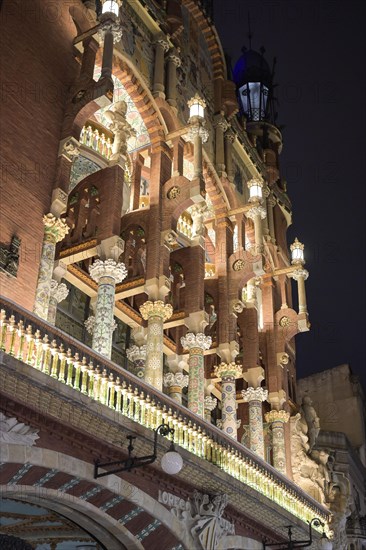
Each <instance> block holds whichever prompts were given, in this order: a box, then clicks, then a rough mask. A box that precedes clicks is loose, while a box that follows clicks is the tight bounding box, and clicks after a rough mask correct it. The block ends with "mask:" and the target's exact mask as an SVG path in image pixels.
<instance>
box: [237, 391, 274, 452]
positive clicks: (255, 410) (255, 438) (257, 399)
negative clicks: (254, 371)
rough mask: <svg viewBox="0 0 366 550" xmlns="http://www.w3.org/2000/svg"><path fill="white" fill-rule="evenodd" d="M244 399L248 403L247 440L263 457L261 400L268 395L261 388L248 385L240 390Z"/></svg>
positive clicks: (254, 450) (253, 449)
mask: <svg viewBox="0 0 366 550" xmlns="http://www.w3.org/2000/svg"><path fill="white" fill-rule="evenodd" d="M241 394H242V396H243V399H244V401H246V402H248V403H249V442H250V448H251V450H252V451H253V452H254V453H257V455H259V456H260V457H261V458H263V459H264V438H263V415H262V402H263V401H265V400H266V399H267V397H268V391H267V390H264V389H263V388H253V387H249V388H248V389H247V390H243V391H242V392H241Z"/></svg>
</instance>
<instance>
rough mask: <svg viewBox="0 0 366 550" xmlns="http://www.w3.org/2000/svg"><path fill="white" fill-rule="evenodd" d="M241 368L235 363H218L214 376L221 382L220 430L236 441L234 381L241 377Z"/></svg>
mask: <svg viewBox="0 0 366 550" xmlns="http://www.w3.org/2000/svg"><path fill="white" fill-rule="evenodd" d="M242 372H243V370H242V367H241V366H240V365H237V364H236V363H234V362H232V363H220V365H218V366H217V367H215V375H216V376H218V377H220V378H221V380H222V382H221V406H222V416H221V419H222V430H223V431H224V432H225V433H226V434H227V435H229V436H230V437H232V438H233V439H237V435H238V431H237V417H236V385H235V380H236V378H239V377H240V376H241V375H242Z"/></svg>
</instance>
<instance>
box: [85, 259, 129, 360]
mask: <svg viewBox="0 0 366 550" xmlns="http://www.w3.org/2000/svg"><path fill="white" fill-rule="evenodd" d="M89 273H90V275H91V277H92V279H94V281H95V282H96V283H98V294H97V303H96V306H95V325H94V331H93V342H92V348H93V349H94V350H95V351H97V352H98V353H100V354H101V355H104V356H105V357H108V359H110V357H111V353H112V336H113V330H114V322H115V321H114V303H115V287H116V284H117V283H120V282H121V281H123V279H124V278H125V277H126V275H127V269H126V267H125V265H124V264H122V263H117V262H115V261H114V260H110V259H109V260H105V261H103V260H99V259H98V260H95V262H94V263H93V265H91V266H90V267H89Z"/></svg>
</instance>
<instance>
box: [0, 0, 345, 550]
mask: <svg viewBox="0 0 366 550" xmlns="http://www.w3.org/2000/svg"><path fill="white" fill-rule="evenodd" d="M209 4H210V3H209V2H206V3H205V2H204V3H203V4H202V3H200V2H197V1H196V0H180V1H178V0H165V1H163V0H162V1H154V0H141V1H138V2H137V1H130V0H126V1H125V2H124V3H123V4H122V5H120V2H116V1H110V0H106V1H104V2H102V3H99V2H97V3H95V2H93V1H92V0H91V1H85V2H81V0H70V1H68V2H61V3H58V4H57V5H56V4H54V3H51V2H47V1H46V2H41V0H36V1H34V2H33V4H32V6H31V7H30V6H29V5H27V6H24V4H23V3H22V2H20V1H13V2H10V0H4V2H3V3H2V17H3V19H4V22H5V23H6V25H5V28H4V44H5V46H4V48H3V51H2V54H3V57H4V59H3V72H4V74H5V75H6V81H5V84H4V86H3V107H4V108H3V110H2V127H3V128H5V129H6V132H5V138H3V151H2V163H3V170H2V171H3V177H4V182H5V193H3V197H2V199H3V200H2V210H3V212H2V217H1V241H2V248H1V271H2V273H1V274H0V276H1V292H2V296H3V298H2V317H1V323H2V325H1V333H0V337H1V363H2V377H1V395H2V401H1V405H2V411H3V413H2V414H3V416H2V417H1V426H2V428H1V429H2V431H1V437H2V445H1V464H2V497H3V499H4V500H3V505H2V510H3V512H2V513H4V522H5V527H3V528H2V531H1V532H2V533H3V534H6V535H7V536H11V535H13V536H17V537H18V538H21V539H23V540H26V541H28V542H29V543H32V544H38V545H41V544H47V545H48V546H47V548H48V547H49V548H51V549H52V550H56V549H57V550H64V549H66V550H67V548H74V547H75V545H76V546H77V545H79V546H78V547H79V548H80V549H81V548H97V547H98V548H106V549H108V550H112V549H117V548H120V549H124V548H128V549H141V548H146V549H147V550H154V549H155V548H161V547H162V545H163V547H164V548H166V549H167V550H173V549H174V550H178V549H187V550H192V549H195V548H197V549H198V548H201V549H206V550H209V549H210V550H211V549H215V550H216V549H218V550H220V549H222V550H223V549H231V548H232V549H245V550H247V549H260V548H262V540H263V539H265V540H266V541H267V544H268V545H269V544H270V543H273V544H274V543H280V542H283V541H285V540H286V531H284V529H283V525H290V524H291V525H292V526H293V529H292V531H293V536H294V538H296V539H300V540H301V539H302V540H304V539H306V538H307V537H308V536H309V527H308V523H309V522H311V521H312V520H313V519H314V518H319V520H320V521H321V523H322V525H316V522H313V523H312V526H313V529H312V537H313V541H314V546H313V547H314V548H315V547H318V544H321V546H320V547H322V548H331V542H329V541H328V540H326V539H325V538H324V537H323V538H322V534H323V532H324V533H325V534H326V535H328V536H329V537H330V538H331V537H332V532H333V534H334V537H335V538H334V540H336V536H337V524H336V523H335V520H334V517H335V516H332V514H331V509H332V503H331V502H330V501H329V499H328V492H327V490H326V489H327V486H326V483H328V482H329V481H330V479H328V478H327V475H328V474H327V466H326V465H324V464H323V463H322V462H321V460H317V459H316V457H315V455H314V453H313V454H312V450H313V447H314V445H315V441H316V438H317V435H318V432H319V426H318V424H317V418H318V417H317V415H316V412H315V410H314V408H313V406H312V404H311V401H310V400H309V399H305V400H304V402H303V403H302V404H300V403H299V401H298V398H297V395H296V368H295V355H296V354H295V336H296V334H298V333H299V332H306V331H308V330H309V327H310V324H309V319H308V311H307V304H306V294H305V281H306V279H307V277H308V272H307V271H306V269H305V267H304V265H305V259H304V246H303V244H302V243H301V242H299V241H298V240H296V241H295V242H294V243H293V244H291V246H288V244H287V240H286V230H287V227H288V226H289V224H290V223H292V213H291V202H290V199H289V196H288V194H287V187H286V182H285V181H284V180H283V179H282V178H281V174H280V170H279V155H280V153H281V149H282V136H281V132H280V130H279V129H278V127H277V126H276V112H275V105H274V99H273V96H272V78H273V72H272V70H271V69H270V67H269V65H268V64H267V62H266V60H265V59H264V57H263V54H262V53H258V52H255V51H253V50H248V51H244V52H243V54H242V55H241V57H240V58H239V60H238V62H237V64H236V66H235V69H234V76H233V78H234V80H230V79H229V78H228V76H227V74H228V71H227V67H226V64H225V58H224V56H223V53H222V48H221V44H220V41H219V38H218V36H217V33H216V31H215V28H214V26H213V23H212V21H211V18H210V16H209V11H210V5H209ZM15 36H16V37H17V39H16V40H15V39H14V37H15ZM9 52H11V55H10V53H9ZM292 279H294V280H295V281H296V283H295V284H296V286H294V288H296V292H297V303H298V306H296V309H295V307H294V306H293V301H292V288H291V280H292ZM162 424H165V425H168V426H169V427H170V428H171V430H174V435H173V436H172V435H171V434H170V435H169V436H168V439H169V438H170V439H171V438H172V437H173V438H174V443H175V446H176V450H177V451H179V454H180V455H181V457H182V458H183V462H184V466H183V469H182V470H181V471H180V472H178V473H177V474H176V475H169V474H168V473H167V470H169V468H170V465H166V467H165V468H164V469H162V468H161V466H160V461H161V457H162V455H163V454H164V453H165V452H166V451H168V450H169V446H170V443H171V442H170V441H169V440H167V439H164V437H162V436H159V437H158V439H157V461H156V462H155V461H154V460H152V461H151V464H148V465H146V466H145V467H143V468H132V470H131V471H130V472H124V473H121V474H111V475H109V476H105V477H100V478H99V477H98V478H96V477H95V475H94V473H95V472H94V462H95V461H96V460H99V461H100V462H101V463H104V462H109V461H125V460H126V457H127V445H126V437H127V436H128V435H132V436H135V437H136V440H135V441H134V442H133V447H134V449H133V451H132V452H133V453H134V456H150V454H149V453H151V447H152V442H153V439H154V430H156V429H157V428H158V427H159V426H160V425H162ZM131 441H132V440H131ZM165 456H166V455H165ZM37 516H40V517H41V519H39V521H37ZM27 518H28V519H27ZM29 518H31V519H29ZM10 520H12V521H10ZM18 520H19V521H22V523H23V524H25V525H26V526H24V525H23V526H19V525H17V524H16V523H14V522H17V521H18ZM26 520H27V521H26ZM29 525H31V527H28V526H29ZM51 527H52V528H51ZM68 544H69V546H67V545H68ZM71 544H73V545H74V546H70V545H71ZM36 547H37V546H36ZM334 548H337V546H336V545H335V546H334ZM339 548H341V547H340V546H339Z"/></svg>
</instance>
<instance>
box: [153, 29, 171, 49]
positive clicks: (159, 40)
mask: <svg viewBox="0 0 366 550" xmlns="http://www.w3.org/2000/svg"><path fill="white" fill-rule="evenodd" d="M155 45H158V46H161V48H162V49H163V50H164V53H166V52H168V51H169V49H170V45H169V42H168V39H167V38H166V37H165V36H164V35H162V34H160V35H159V36H158V37H157V39H156V40H155Z"/></svg>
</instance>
